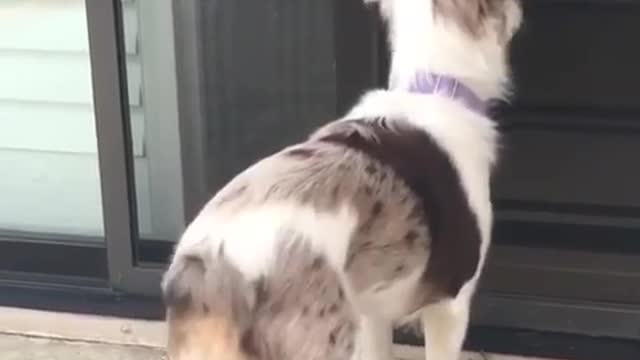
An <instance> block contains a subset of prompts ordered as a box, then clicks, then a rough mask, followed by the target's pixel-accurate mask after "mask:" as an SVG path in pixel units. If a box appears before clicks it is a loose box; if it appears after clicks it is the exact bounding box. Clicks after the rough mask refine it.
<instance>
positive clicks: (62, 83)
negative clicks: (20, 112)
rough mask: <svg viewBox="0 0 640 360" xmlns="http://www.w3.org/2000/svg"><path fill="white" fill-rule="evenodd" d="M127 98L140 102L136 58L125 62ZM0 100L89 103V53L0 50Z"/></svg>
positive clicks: (138, 103)
mask: <svg viewBox="0 0 640 360" xmlns="http://www.w3.org/2000/svg"><path fill="white" fill-rule="evenodd" d="M127 74H128V85H129V98H130V99H129V101H130V103H131V105H133V106H139V105H140V98H141V76H142V74H141V69H140V62H139V61H138V60H137V59H134V58H130V59H129V61H128V64H127ZM0 100H18V101H42V102H59V103H70V104H92V103H93V89H92V87H91V65H90V64H89V57H88V55H68V54H63V53H46V52H42V53H40V52H36V53H34V52H22V51H1V52H0Z"/></svg>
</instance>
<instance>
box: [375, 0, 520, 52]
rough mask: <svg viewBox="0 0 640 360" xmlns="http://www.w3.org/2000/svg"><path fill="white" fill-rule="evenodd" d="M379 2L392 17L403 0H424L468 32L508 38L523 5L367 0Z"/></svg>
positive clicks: (494, 0)
mask: <svg viewBox="0 0 640 360" xmlns="http://www.w3.org/2000/svg"><path fill="white" fill-rule="evenodd" d="M364 2H365V3H367V4H369V3H377V4H378V5H379V6H380V11H381V13H382V15H383V16H384V17H385V18H386V19H387V20H390V19H392V14H393V11H394V8H396V6H398V5H400V6H401V5H402V4H400V3H403V2H404V3H407V2H417V3H424V5H425V9H428V10H430V11H431V13H432V14H433V17H434V19H435V20H438V21H445V22H449V21H451V22H453V23H454V24H455V25H456V26H457V27H459V29H460V30H462V31H463V32H465V33H466V34H468V35H470V36H472V37H474V38H480V37H483V36H494V37H495V38H498V39H501V40H502V41H505V42H508V41H509V40H510V39H511V37H512V36H513V34H515V32H516V31H517V30H518V28H519V27H520V23H521V21H522V9H521V6H520V1H519V0H364Z"/></svg>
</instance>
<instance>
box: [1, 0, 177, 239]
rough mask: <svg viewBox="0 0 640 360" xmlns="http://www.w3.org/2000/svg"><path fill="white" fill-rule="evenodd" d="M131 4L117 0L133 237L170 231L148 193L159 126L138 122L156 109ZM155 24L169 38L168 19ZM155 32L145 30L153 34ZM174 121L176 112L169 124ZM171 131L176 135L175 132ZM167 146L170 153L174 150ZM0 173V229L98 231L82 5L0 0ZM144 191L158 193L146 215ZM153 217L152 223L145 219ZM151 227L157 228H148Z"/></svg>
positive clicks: (65, 0) (132, 0) (73, 0)
mask: <svg viewBox="0 0 640 360" xmlns="http://www.w3.org/2000/svg"><path fill="white" fill-rule="evenodd" d="M160 2H161V3H166V1H160ZM160 2H159V3H160ZM144 3H145V2H140V4H144ZM154 3H156V2H155V1H154ZM138 6H139V4H138V2H137V1H136V0H123V11H124V15H123V20H124V27H125V29H124V30H125V31H124V33H125V47H126V54H127V77H128V93H129V103H130V107H131V108H130V120H131V129H132V136H133V150H134V155H135V161H134V163H135V169H136V194H137V203H138V210H139V211H138V221H139V223H140V232H141V233H142V234H146V235H148V236H154V235H157V236H159V237H165V236H170V234H171V233H174V232H175V231H176V230H175V228H176V226H178V224H175V220H174V221H173V222H169V225H166V223H167V220H166V219H162V217H163V215H162V214H164V213H166V212H167V210H166V209H165V208H166V206H168V205H167V204H166V203H167V201H164V205H163V201H162V197H163V195H161V193H162V192H161V191H159V190H157V189H156V190H154V186H153V184H152V181H151V180H150V179H151V177H152V176H151V174H150V166H151V165H150V151H149V132H148V130H149V129H151V130H152V131H151V133H152V134H153V130H154V129H155V132H156V133H157V132H158V131H157V128H158V127H160V125H162V124H159V123H160V121H155V122H154V123H153V124H148V123H147V122H146V121H145V113H148V112H154V111H155V112H156V113H157V111H159V109H157V108H153V107H152V106H147V105H146V104H145V100H147V101H149V99H148V97H145V95H146V94H145V92H144V81H143V65H142V63H143V61H142V58H143V56H144V54H143V52H142V51H141V49H142V48H143V47H144V46H145V45H146V43H143V42H141V36H142V34H141V29H140V24H141V18H142V16H141V13H140V11H139V8H138ZM141 6H145V5H141ZM161 20H162V18H161ZM164 20H165V22H166V20H167V19H166V18H165V19H164ZM169 21H170V19H169ZM160 25H162V26H166V25H168V26H167V27H168V28H169V29H168V31H169V33H170V31H172V29H171V26H170V25H171V23H170V22H169V24H160ZM160 25H158V24H154V25H153V26H155V28H154V29H156V30H157V27H158V26H160ZM154 29H151V30H154ZM147 32H150V31H147ZM149 41H150V45H153V44H152V43H151V40H149ZM163 50H165V51H166V49H163ZM150 58H151V56H150ZM145 66H146V65H145ZM154 66H155V65H154V63H152V62H148V66H146V67H148V68H149V70H150V71H152V70H154ZM169 66H170V64H169ZM155 67H156V68H157V66H155ZM150 77H151V76H150ZM151 86H153V85H152V84H151ZM174 91H175V89H174ZM150 92H153V91H150ZM156 92H157V91H156ZM166 101H167V102H168V103H169V105H164V108H162V109H160V110H161V111H164V112H167V108H166V107H167V106H169V107H170V106H171V101H170V99H167V100H166ZM156 103H158V101H156ZM152 105H153V104H152ZM174 107H177V105H176V106H174ZM169 110H171V109H169ZM169 113H170V114H171V111H169ZM174 113H175V111H174ZM176 118H177V114H175V115H174V116H173V120H174V121H177V119H176ZM160 120H162V119H160ZM150 125H155V128H152V127H151V126H150ZM165 125H166V124H165ZM164 128H166V126H165V127H164ZM171 133H172V134H173V135H174V136H177V131H176V132H174V131H171ZM153 136H154V137H157V136H156V135H153ZM169 145H170V144H169ZM156 148H157V147H156ZM170 148H171V150H175V146H173V147H171V146H170ZM158 156H160V157H163V154H157V156H156V157H158ZM178 156H179V151H178ZM151 157H153V155H151ZM151 167H153V166H151ZM0 168H1V169H5V170H4V171H3V175H2V176H0V189H1V190H0V197H1V198H2V201H0V228H4V229H11V230H19V231H35V232H53V233H62V234H76V235H90V236H96V235H97V236H100V235H101V234H102V226H103V225H102V203H101V195H100V174H99V171H98V157H97V143H96V133H95V119H94V115H93V91H92V82H91V68H90V57H89V42H88V35H87V20H86V9H85V4H84V0H51V1H49V0H48V1H41V0H24V1H9V2H6V1H3V2H0ZM173 170H179V169H173ZM175 172H176V173H178V172H179V171H175ZM177 175H179V174H177ZM161 176H162V174H160V175H159V177H161ZM156 187H157V186H156ZM152 191H155V192H156V193H158V195H157V196H156V198H157V199H156V201H155V202H156V204H157V207H159V208H157V209H154V210H152V209H151V202H152V198H153V196H152ZM180 191H181V189H176V192H180ZM164 192H166V189H165V190H164ZM163 206H164V208H163ZM154 213H155V214H156V215H155V217H156V219H152V218H153V217H154ZM165 217H166V218H170V216H165ZM154 223H156V224H162V225H158V226H155V227H154ZM167 227H168V228H167Z"/></svg>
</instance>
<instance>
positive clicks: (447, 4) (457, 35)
mask: <svg viewBox="0 0 640 360" xmlns="http://www.w3.org/2000/svg"><path fill="white" fill-rule="evenodd" d="M365 1H366V2H370V3H371V2H373V3H378V5H379V9H380V12H381V14H382V17H383V18H384V19H385V20H386V22H387V23H388V25H389V40H390V43H391V47H392V51H393V53H394V55H393V66H392V69H391V73H392V74H391V75H392V78H394V81H395V82H396V84H399V83H403V82H407V81H409V80H410V79H411V77H412V76H413V75H414V73H413V72H414V71H415V68H416V67H419V68H422V69H425V68H426V69H429V70H430V71H433V72H441V73H447V74H450V75H454V76H456V77H458V78H462V79H467V82H471V83H473V84H474V86H473V88H474V90H475V91H476V92H478V93H479V94H480V95H481V97H483V98H492V99H493V98H504V97H505V96H506V95H507V94H508V92H509V83H510V81H509V80H510V71H509V62H508V54H509V45H510V43H511V39H512V38H513V36H514V35H515V33H516V32H517V31H518V29H519V28H520V23H521V22H522V9H521V7H520V2H519V0H365Z"/></svg>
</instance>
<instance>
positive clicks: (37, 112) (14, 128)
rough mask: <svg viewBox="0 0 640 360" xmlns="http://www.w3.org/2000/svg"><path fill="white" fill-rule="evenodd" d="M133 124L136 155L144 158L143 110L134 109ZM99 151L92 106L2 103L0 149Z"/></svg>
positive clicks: (0, 111)
mask: <svg viewBox="0 0 640 360" xmlns="http://www.w3.org/2000/svg"><path fill="white" fill-rule="evenodd" d="M131 125H132V126H131V130H132V137H133V151H134V154H135V155H136V156H138V157H140V156H144V138H145V124H144V112H143V111H142V109H141V108H134V109H132V111H131ZM97 148H98V144H97V141H96V132H95V117H94V113H93V108H92V107H91V106H90V105H65V104H51V103H30V102H27V103H24V102H3V101H0V149H16V150H17V149H22V150H35V151H53V152H68V153H89V154H95V153H96V152H97Z"/></svg>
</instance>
